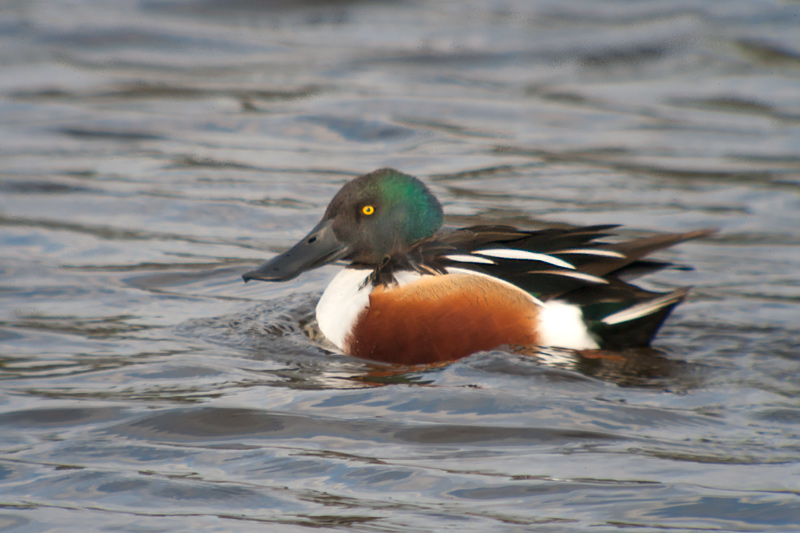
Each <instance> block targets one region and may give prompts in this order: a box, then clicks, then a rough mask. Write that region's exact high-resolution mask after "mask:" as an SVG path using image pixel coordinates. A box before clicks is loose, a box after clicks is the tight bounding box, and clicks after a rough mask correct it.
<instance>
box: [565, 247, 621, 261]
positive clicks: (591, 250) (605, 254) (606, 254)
mask: <svg viewBox="0 0 800 533" xmlns="http://www.w3.org/2000/svg"><path fill="white" fill-rule="evenodd" d="M555 253H557V254H580V255H599V256H601V257H616V258H618V259H625V258H626V257H627V256H626V255H625V254H621V253H619V252H615V251H614V250H597V249H594V248H580V249H574V250H559V251H557V252H555Z"/></svg>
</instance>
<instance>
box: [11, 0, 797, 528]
mask: <svg viewBox="0 0 800 533" xmlns="http://www.w3.org/2000/svg"><path fill="white" fill-rule="evenodd" d="M385 166H392V167H396V168H398V169H401V170H403V171H405V172H408V173H411V174H414V175H417V176H420V177H421V178H423V179H424V180H425V181H426V182H427V183H428V184H430V186H431V188H432V190H433V191H434V192H435V193H436V194H437V195H438V196H439V197H440V199H441V200H442V202H443V203H444V205H445V209H446V212H447V213H448V216H447V223H448V224H449V225H453V226H458V225H467V224H480V223H508V224H514V225H517V226H521V227H527V228H536V227H540V226H541V225H542V224H599V223H621V224H624V225H625V229H624V230H623V234H624V235H626V236H634V235H645V234H650V233H652V232H657V231H688V230H691V229H698V228H706V227H718V228H720V233H719V234H718V235H716V236H713V237H711V238H707V239H703V240H701V241H695V242H690V243H686V244H683V245H680V246H678V247H675V248H673V249H670V250H668V251H666V252H664V253H663V254H662V255H661V256H660V257H661V258H663V259H666V260H670V261H676V262H678V263H681V264H687V265H692V266H694V268H695V269H694V270H692V271H680V270H671V271H664V272H661V273H658V274H657V275H655V276H652V277H651V278H650V279H649V283H650V286H652V287H656V288H658V289H661V290H667V289H669V288H673V287H677V286H683V285H691V286H693V287H694V289H693V291H692V293H691V298H690V299H689V301H687V302H686V303H685V304H683V305H682V306H681V307H679V308H678V309H677V311H676V312H675V313H674V314H673V316H672V318H671V319H670V321H669V322H668V323H667V324H666V326H665V327H664V329H663V330H662V333H661V335H660V336H659V338H658V340H657V342H656V343H655V345H654V346H655V348H657V350H658V351H654V352H641V353H631V354H620V355H619V357H618V358H616V359H609V360H607V361H604V360H597V361H592V360H584V361H580V362H578V361H575V360H570V357H569V354H555V355H560V357H554V358H550V359H547V360H545V359H543V358H536V357H530V356H526V355H521V354H515V353H510V352H504V351H494V352H491V353H481V354H475V355H473V356H471V357H469V358H467V359H465V360H462V361H459V362H457V363H454V364H451V365H447V366H443V367H438V368H431V369H414V370H411V371H409V370H407V369H394V368H387V367H380V366H371V365H368V364H366V363H364V362H363V361H359V360H355V359H352V358H348V357H346V356H342V355H337V354H335V353H331V352H330V351H328V350H326V348H325V346H324V345H323V344H321V343H320V342H319V338H318V332H317V330H316V329H315V326H314V321H313V308H314V305H315V302H316V299H317V298H318V296H319V294H320V293H321V292H322V290H323V288H324V286H325V285H326V283H327V281H328V280H329V279H330V277H331V276H332V275H333V273H334V272H335V270H336V267H327V268H324V269H320V270H318V271H314V272H311V273H308V274H306V275H304V276H302V277H300V278H298V279H296V280H294V281H292V282H289V283H283V284H268V283H249V284H248V285H246V286H245V285H244V284H243V283H242V282H241V279H240V277H239V276H240V274H241V273H242V272H244V271H246V270H247V269H249V268H251V267H252V266H253V265H255V264H257V263H258V262H259V261H262V260H264V259H266V258H268V257H271V256H272V255H273V254H274V253H276V252H279V251H282V250H284V249H286V248H287V247H288V246H289V245H291V244H292V243H293V242H294V241H295V240H296V239H298V238H300V237H301V236H303V235H304V234H305V233H306V231H307V230H308V229H310V228H311V227H312V226H313V224H314V223H315V222H316V221H317V219H318V218H319V217H320V216H321V214H322V211H323V210H324V207H325V205H326V204H327V202H328V200H329V199H330V197H331V196H332V195H333V194H334V193H335V192H336V191H337V190H338V188H339V187H340V186H341V185H342V184H343V183H344V182H345V181H346V180H348V179H349V178H351V177H353V176H355V175H358V174H361V173H364V172H368V171H371V170H374V169H376V168H379V167H385ZM0 250H2V254H0V378H2V380H0V531H3V532H6V531H13V532H15V533H16V532H24V533H27V532H40V531H86V532H88V531H136V532H158V531H164V532H167V531H259V532H261V531H288V532H302V531H365V532H395V531H415V532H417V531H419V532H422V531H437V532H438V531H458V532H460V533H465V532H485V531H552V532H561V531H597V532H609V531H626V532H627V531H634V532H650V531H652V532H656V531H658V532H663V531H734V532H762V531H769V532H788V531H798V530H800V397H798V395H799V394H800V3H798V2H795V1H788V0H787V1H777V0H773V1H770V0H763V1H754V0H681V1H674V2H661V1H644V0H642V1H627V0H560V1H554V0H536V1H510V0H509V1H505V0H465V1H460V2H424V1H417V0H406V1H397V2H378V1H352V2H344V1H333V0H330V1H321V0H304V1H288V0H286V1H278V0H273V1H268V0H263V1H258V0H227V1H223V0H219V1H213V0H116V1H107V0H6V1H4V2H3V3H2V6H0ZM543 355H544V354H543ZM548 361H549V363H548ZM553 361H560V363H554V362H553Z"/></svg>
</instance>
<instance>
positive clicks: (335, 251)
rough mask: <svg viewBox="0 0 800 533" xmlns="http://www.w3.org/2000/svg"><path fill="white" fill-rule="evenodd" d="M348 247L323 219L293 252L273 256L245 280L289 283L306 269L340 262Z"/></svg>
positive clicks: (293, 248) (246, 274) (243, 277)
mask: <svg viewBox="0 0 800 533" xmlns="http://www.w3.org/2000/svg"><path fill="white" fill-rule="evenodd" d="M347 253H348V247H347V246H346V245H345V244H343V243H341V242H339V240H338V239H337V238H336V235H335V234H334V232H333V229H332V228H331V222H330V221H327V220H323V221H322V222H320V223H319V224H317V226H316V227H315V228H314V229H313V230H311V233H309V234H308V235H306V236H305V237H304V238H303V239H302V240H301V241H300V242H298V243H297V244H295V245H294V246H293V247H292V248H291V249H290V250H287V251H286V252H284V253H282V254H280V255H278V256H275V257H273V258H272V259H270V260H269V261H267V262H266V263H264V264H262V265H261V266H259V267H258V268H256V269H255V270H251V271H250V272H245V273H244V274H243V275H242V279H243V280H244V281H245V283H247V282H248V281H250V280H253V279H254V280H259V281H288V280H290V279H293V278H296V277H297V276H299V275H300V274H302V273H303V272H305V271H306V270H311V269H313V268H317V267H320V266H322V265H325V264H327V263H332V262H334V261H337V260H339V259H341V258H342V257H344V256H345V255H347Z"/></svg>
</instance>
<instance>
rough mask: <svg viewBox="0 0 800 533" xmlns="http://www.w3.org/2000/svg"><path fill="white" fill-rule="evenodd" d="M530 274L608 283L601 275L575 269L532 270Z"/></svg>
mask: <svg viewBox="0 0 800 533" xmlns="http://www.w3.org/2000/svg"><path fill="white" fill-rule="evenodd" d="M528 274H552V275H554V276H564V277H566V278H575V279H582V280H583V281H588V282H589V283H599V284H603V285H607V284H608V281H606V280H604V279H603V278H601V277H599V276H592V275H591V274H585V273H583V272H576V271H573V270H568V271H564V270H531V271H529V272H528Z"/></svg>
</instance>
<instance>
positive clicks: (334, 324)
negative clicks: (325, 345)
mask: <svg viewBox="0 0 800 533" xmlns="http://www.w3.org/2000/svg"><path fill="white" fill-rule="evenodd" d="M370 274H372V270H369V269H355V268H345V269H344V270H342V271H341V272H339V273H338V274H336V277H334V278H333V280H331V283H330V285H328V288H327V289H325V292H323V293H322V297H321V298H320V299H319V303H318V304H317V323H318V324H319V329H320V331H322V334H323V335H325V337H327V338H328V340H329V341H331V342H332V343H333V344H335V345H336V346H337V347H338V348H339V349H340V350H342V351H345V346H344V341H345V339H346V338H347V336H348V335H349V334H350V331H351V330H352V329H353V326H354V325H355V322H356V319H358V315H359V314H360V313H361V311H362V310H364V309H365V308H366V307H367V306H369V293H370V292H371V291H372V285H371V284H370V283H369V282H368V281H367V278H368V277H369V275H370ZM395 278H396V279H397V283H398V285H405V284H406V283H411V282H413V281H416V280H418V279H419V278H420V274H418V273H416V272H399V273H397V275H396V276H395Z"/></svg>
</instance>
